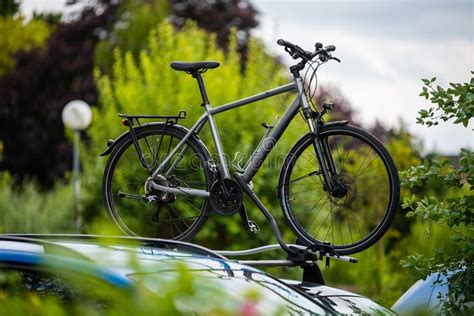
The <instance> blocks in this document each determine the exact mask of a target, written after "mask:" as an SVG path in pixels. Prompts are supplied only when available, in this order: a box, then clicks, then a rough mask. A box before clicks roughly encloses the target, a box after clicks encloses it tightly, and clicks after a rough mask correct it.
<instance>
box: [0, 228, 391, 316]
mask: <svg viewBox="0 0 474 316" xmlns="http://www.w3.org/2000/svg"><path fill="white" fill-rule="evenodd" d="M315 267H317V265H316V266H313V269H314V268H315ZM318 271H319V270H318ZM318 271H316V272H318ZM0 272H2V273H4V274H5V272H16V273H17V274H19V276H17V278H16V282H14V286H13V285H12V286H6V285H5V284H4V283H3V284H1V283H0V299H1V297H2V295H1V289H3V291H4V292H6V293H7V294H8V293H9V291H16V290H17V288H18V287H20V288H21V290H22V291H23V292H25V291H26V292H28V293H30V294H31V293H32V292H33V294H34V295H37V296H40V297H46V296H48V297H50V296H53V297H55V298H56V300H59V301H61V302H66V303H67V304H69V305H71V304H72V305H74V303H76V304H75V306H81V304H82V305H86V306H89V308H93V309H95V308H108V306H109V305H113V304H115V302H114V301H113V300H110V297H109V296H108V294H107V293H111V292H110V291H112V290H113V291H116V292H119V293H122V294H119V295H122V296H121V299H120V300H119V301H122V302H124V301H127V300H129V301H127V303H126V306H124V307H122V308H125V309H126V308H132V307H130V306H131V305H134V304H135V302H136V301H137V300H140V299H139V298H138V299H137V297H144V296H143V295H142V296H137V295H141V294H143V293H146V295H145V296H146V297H148V299H149V300H152V301H157V302H161V303H162V304H161V305H159V307H157V308H165V307H163V304H168V305H170V306H168V307H169V308H171V309H170V310H173V311H174V312H170V310H168V312H166V309H164V310H162V313H163V314H167V313H168V314H169V313H173V314H174V313H176V312H177V313H184V314H186V313H197V314H208V313H211V312H214V314H215V313H217V314H221V313H226V312H230V313H237V314H244V315H268V314H279V313H283V314H292V315H310V314H360V313H364V314H366V313H370V314H374V313H382V314H393V313H392V312H391V311H390V310H388V309H386V308H384V307H382V306H380V305H378V304H377V303H375V302H373V301H372V300H370V299H368V298H365V297H363V296H360V295H357V294H353V293H350V292H346V291H342V290H338V289H335V288H331V287H328V286H325V285H323V284H321V283H322V282H319V284H317V283H315V282H308V281H303V282H302V281H295V280H280V279H277V278H275V277H273V276H271V275H269V274H267V273H265V272H263V271H260V270H258V269H256V268H254V267H251V266H247V265H243V264H239V263H237V262H235V261H232V260H229V259H228V258H226V257H224V256H222V255H220V254H219V253H217V252H215V251H212V250H209V249H207V248H204V247H201V246H198V245H194V244H191V243H186V242H179V241H173V240H160V239H146V238H138V237H124V236H123V237H104V236H92V235H0ZM305 273H306V271H305ZM319 274H320V272H319ZM1 279H2V278H1V275H0V280H1ZM3 280H5V278H3ZM315 280H318V279H317V278H316V279H314V280H312V281H315ZM104 293H106V294H104ZM137 293H138V294H137ZM131 298H133V299H131ZM109 301H110V302H109ZM84 302H86V303H85V304H84ZM119 303H120V302H119ZM1 305H2V303H1V302H0V306H1ZM144 305H146V304H144ZM141 306H142V305H140V308H141ZM156 306H158V305H156ZM1 308H2V307H0V311H1ZM81 308H82V307H81ZM133 308H136V307H133ZM216 311H217V312H216ZM237 311H239V312H237Z"/></svg>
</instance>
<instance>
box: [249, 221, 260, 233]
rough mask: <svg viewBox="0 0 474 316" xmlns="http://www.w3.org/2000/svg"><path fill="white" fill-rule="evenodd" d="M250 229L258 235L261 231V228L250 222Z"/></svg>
mask: <svg viewBox="0 0 474 316" xmlns="http://www.w3.org/2000/svg"><path fill="white" fill-rule="evenodd" d="M248 228H249V230H250V232H251V233H252V234H257V233H258V232H259V231H260V228H259V227H258V225H257V223H255V222H254V221H248Z"/></svg>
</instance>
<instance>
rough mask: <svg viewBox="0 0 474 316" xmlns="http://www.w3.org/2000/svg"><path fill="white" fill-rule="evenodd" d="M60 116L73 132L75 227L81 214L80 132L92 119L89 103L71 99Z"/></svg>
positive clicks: (79, 223)
mask: <svg viewBox="0 0 474 316" xmlns="http://www.w3.org/2000/svg"><path fill="white" fill-rule="evenodd" d="M61 117H62V120H63V123H64V125H65V126H67V127H69V128H72V130H73V132H74V139H73V152H72V155H73V156H72V181H73V192H74V209H75V216H76V226H77V228H80V227H81V224H82V214H81V209H80V193H81V192H80V191H81V180H80V168H79V164H80V160H79V158H80V156H79V155H80V154H79V142H80V137H81V133H80V132H81V131H82V130H85V129H86V128H87V127H89V125H90V123H91V120H92V111H91V108H90V106H89V104H87V103H86V102H84V101H81V100H73V101H71V102H69V103H67V104H66V106H64V109H63V112H62V115H61Z"/></svg>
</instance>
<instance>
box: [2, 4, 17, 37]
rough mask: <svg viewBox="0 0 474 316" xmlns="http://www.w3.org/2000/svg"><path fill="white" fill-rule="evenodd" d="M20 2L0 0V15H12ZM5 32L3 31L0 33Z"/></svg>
mask: <svg viewBox="0 0 474 316" xmlns="http://www.w3.org/2000/svg"><path fill="white" fill-rule="evenodd" d="M19 6H20V3H19V2H18V1H17V0H0V16H1V17H7V16H12V15H14V14H15V13H17V12H18V7H19ZM2 34H5V33H2Z"/></svg>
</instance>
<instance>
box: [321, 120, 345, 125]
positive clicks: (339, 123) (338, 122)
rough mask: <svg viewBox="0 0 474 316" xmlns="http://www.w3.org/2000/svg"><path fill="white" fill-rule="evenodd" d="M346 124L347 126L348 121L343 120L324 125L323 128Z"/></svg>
mask: <svg viewBox="0 0 474 316" xmlns="http://www.w3.org/2000/svg"><path fill="white" fill-rule="evenodd" d="M347 124H349V121H348V120H343V121H333V122H328V123H325V124H324V126H332V125H347Z"/></svg>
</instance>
